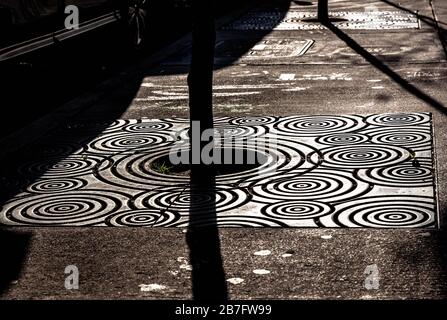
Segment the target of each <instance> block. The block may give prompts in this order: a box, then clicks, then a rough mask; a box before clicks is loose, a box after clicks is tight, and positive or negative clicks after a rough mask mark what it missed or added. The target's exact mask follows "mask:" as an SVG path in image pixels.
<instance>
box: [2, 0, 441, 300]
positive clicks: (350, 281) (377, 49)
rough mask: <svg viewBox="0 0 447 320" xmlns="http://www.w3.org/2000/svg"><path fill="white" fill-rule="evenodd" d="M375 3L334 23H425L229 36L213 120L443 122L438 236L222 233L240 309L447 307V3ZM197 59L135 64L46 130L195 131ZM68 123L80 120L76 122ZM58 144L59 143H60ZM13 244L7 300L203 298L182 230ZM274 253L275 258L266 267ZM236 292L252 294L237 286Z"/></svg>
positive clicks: (76, 234)
mask: <svg viewBox="0 0 447 320" xmlns="http://www.w3.org/2000/svg"><path fill="white" fill-rule="evenodd" d="M366 3H367V4H365V1H361V2H360V1H330V11H338V12H340V11H363V10H364V9H367V10H369V11H373V12H377V11H379V12H386V11H398V12H400V13H408V12H414V11H416V10H417V11H418V14H419V15H420V18H421V19H420V29H399V30H383V29H375V30H374V29H372V30H364V29H363V30H362V29H343V28H340V32H334V30H328V29H316V30H315V29H313V30H289V31H284V30H278V31H270V30H258V31H255V32H253V31H251V32H250V31H249V32H241V31H228V30H222V31H220V32H219V34H218V44H219V43H222V47H221V49H219V47H218V50H217V53H218V55H219V54H220V55H221V57H222V59H221V60H219V61H218V64H217V65H216V72H215V107H214V112H215V115H216V116H241V115H242V116H248V115H249V116H266V115H267V116H268V115H275V116H288V115H297V114H306V115H315V114H331V115H332V114H337V115H339V114H370V113H387V112H392V113H395V112H431V113H432V114H433V125H434V141H435V152H436V158H437V166H436V174H437V182H438V185H437V186H438V190H439V193H438V203H439V208H438V212H439V218H440V228H439V229H410V230H397V229H385V230H379V229H366V230H365V229H323V228H320V229H299V228H295V229H294V228H291V229H284V228H274V229H269V228H259V229H257V228H250V229H248V228H242V229H230V228H220V229H219V230H218V233H219V238H220V255H221V257H222V260H223V269H224V271H225V276H226V278H227V279H233V280H232V281H230V282H227V283H226V287H227V291H228V296H229V298H231V299H256V298H259V299H273V298H281V299H325V298H331V299H411V298H435V299H436V298H445V297H446V292H445V291H446V287H447V282H446V270H445V268H446V267H445V266H446V258H447V255H446V250H445V249H446V243H445V240H446V237H445V233H444V231H443V229H444V228H443V222H444V218H445V217H444V212H445V201H446V198H445V194H444V193H443V189H444V184H445V182H446V179H447V177H446V176H445V169H446V168H445V165H444V163H445V161H444V160H445V157H446V154H445V151H444V148H443V145H444V139H445V136H446V132H445V131H446V128H447V127H446V126H447V123H446V119H447V118H446V115H445V109H444V108H445V107H444V105H445V102H446V101H447V100H446V99H447V97H446V93H445V92H446V91H445V79H446V77H447V68H446V55H445V52H444V49H443V45H442V42H441V40H440V38H439V35H443V34H444V31H443V30H439V29H437V26H439V27H441V28H442V25H443V23H442V21H444V20H446V19H447V17H446V15H445V14H446V13H447V12H446V11H445V9H446V8H445V5H444V4H443V3H442V1H428V0H427V1H399V3H398V2H393V1H367V2H366ZM275 6H280V7H281V10H283V11H284V10H287V9H290V8H289V3H286V4H284V3H279V4H268V3H267V4H266V7H265V10H271V9H272V7H275ZM290 6H291V7H292V8H293V9H295V10H299V11H315V10H316V5H315V4H313V5H310V6H302V5H299V4H296V3H293V2H292V4H291V5H290ZM257 9H258V10H259V7H258V8H257ZM434 13H435V14H436V17H437V19H438V21H435V18H434V17H435V15H434ZM233 18H236V17H233ZM235 38H236V39H237V38H239V39H242V40H241V41H239V44H238V45H236V49H237V50H241V51H239V52H238V53H237V54H232V52H234V48H235V44H234V43H233V44H231V43H230V44H228V43H226V44H225V41H226V40H229V41H233V39H235ZM303 39H308V40H311V41H314V43H313V45H312V46H311V47H310V48H309V49H308V51H306V52H305V53H304V54H303V55H302V56H299V57H296V56H294V57H293V58H291V56H290V52H288V51H287V50H288V48H287V44H288V43H292V44H293V45H292V47H293V48H296V46H297V45H299V43H298V42H299V41H303ZM266 40H268V41H270V42H269V43H276V45H278V43H279V44H280V45H283V47H282V48H280V49H279V50H277V51H274V50H273V54H271V55H270V56H268V55H267V56H264V57H262V56H261V57H260V58H253V57H248V58H247V57H246V56H245V57H244V56H243V54H244V52H247V51H248V52H250V48H252V47H253V46H254V45H256V44H257V43H259V42H260V41H266ZM284 43H285V44H286V45H285V46H284ZM264 44H265V43H264ZM189 45H190V44H189V43H188V42H180V43H177V44H176V49H177V50H176V51H177V52H178V53H177V54H174V55H172V56H171V57H167V59H165V60H164V61H162V62H161V63H157V64H155V65H154V64H153V60H151V61H139V62H137V63H136V66H135V67H134V68H133V69H130V70H127V71H125V74H124V75H122V77H121V78H119V77H118V78H115V79H112V80H110V81H109V83H108V84H106V85H104V86H102V87H101V88H98V91H97V92H95V93H89V94H88V95H86V96H85V97H83V98H82V99H78V100H76V101H73V102H72V103H71V104H70V105H68V106H65V107H67V108H70V110H71V111H70V113H66V112H65V111H64V106H62V107H61V109H60V110H59V111H58V113H54V114H50V115H48V117H47V119H46V120H45V119H42V120H41V121H42V122H40V123H39V124H38V125H35V128H37V129H39V128H42V126H45V125H44V124H45V121H50V122H55V121H56V120H55V119H57V121H62V120H63V122H68V123H70V122H76V123H95V122H101V123H107V122H108V121H111V120H115V119H142V118H171V117H187V116H188V108H187V91H186V89H187V88H186V87H185V86H186V72H187V61H188V60H187V53H188V47H189ZM231 46H233V47H231ZM238 46H239V47H238ZM359 47H360V48H359ZM228 48H230V49H231V48H233V49H231V50H230V49H228ZM362 49H363V50H362ZM219 50H221V51H219ZM232 50H233V51H232ZM365 51H366V52H365ZM281 54H282V56H279V55H281ZM292 75H293V76H292ZM247 86H248V87H250V89H247ZM111 88H115V89H111ZM93 96H95V99H92V97H93ZM58 114H59V115H60V117H59V116H58ZM67 114H71V115H72V116H71V118H68V119H66V115H67ZM62 124H63V123H61V125H62ZM49 128H50V127H49ZM102 129H104V126H103V127H101V126H98V127H97V128H93V129H92V135H93V136H94V135H95V134H99V133H100V131H101V130H102ZM39 131H42V130H39ZM47 134H49V135H50V137H51V135H52V129H51V130H49V132H47ZM30 135H31V136H33V138H34V139H35V140H36V141H39V136H38V135H36V133H35V132H34V131H32V128H28V129H27V130H25V131H24V133H23V134H22V135H21V137H22V138H23V140H24V141H29V140H28V138H29V136H30ZM25 150H26V148H25ZM22 152H23V151H22ZM3 159H5V160H3V161H5V162H4V163H5V165H4V166H3V167H4V168H7V170H11V168H14V165H15V163H16V162H17V161H16V159H15V158H14V156H13V155H12V154H11V155H8V156H7V157H3ZM25 184H26V182H25ZM10 189H11V188H10ZM12 189H13V188H12ZM11 196H12V195H11ZM1 237H2V238H3V239H4V240H3V241H5V242H7V243H8V242H9V243H11V244H12V245H11V248H10V249H7V250H6V252H5V256H6V257H7V259H6V260H5V261H10V262H11V264H10V266H9V267H8V270H7V273H5V274H7V277H6V280H5V281H4V283H3V284H2V288H3V294H2V298H4V299H17V298H24V299H36V298H37V299H55V298H57V299H70V298H88V299H91V298H142V299H169V298H191V297H192V279H191V268H192V267H191V266H190V265H189V261H188V260H189V259H188V257H189V256H190V252H189V249H190V248H189V247H188V242H187V239H186V233H185V232H184V230H182V229H181V228H180V229H178V228H177V229H176V228H141V229H137V228H112V227H108V228H99V227H98V228H95V227H93V228H92V227H89V228H78V227H13V228H3V229H2V230H1ZM262 250H269V251H270V253H269V254H267V253H266V255H262V254H260V253H259V252H260V251H262ZM256 253H257V254H256ZM67 265H76V266H77V267H78V268H79V271H80V289H79V290H66V289H65V288H64V279H65V276H66V275H65V274H64V270H65V267H66V266H67ZM372 265H376V266H377V268H378V271H379V275H380V286H379V287H378V289H371V290H368V289H366V288H365V286H364V283H365V279H366V277H367V276H368V275H367V274H366V275H365V273H364V272H365V269H366V268H367V267H368V266H372ZM254 270H268V271H270V273H266V274H262V272H261V274H259V272H258V273H254V272H253V271H254ZM234 278H240V279H243V280H244V281H243V282H241V283H238V284H236V283H237V281H236V282H235V281H234ZM149 284H159V285H161V286H164V289H161V290H153V291H144V290H141V288H142V286H141V285H149ZM143 287H144V286H143Z"/></svg>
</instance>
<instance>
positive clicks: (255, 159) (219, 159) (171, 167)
mask: <svg viewBox="0 0 447 320" xmlns="http://www.w3.org/2000/svg"><path fill="white" fill-rule="evenodd" d="M214 150H215V151H214V152H216V153H213V154H212V156H213V162H212V163H211V164H208V165H207V168H208V169H213V171H214V173H215V174H216V176H221V175H229V174H235V173H242V172H246V171H250V170H254V169H257V168H259V167H260V166H262V165H264V164H265V163H267V161H268V157H267V155H265V154H263V153H261V152H257V151H254V150H248V149H242V148H216V149H214ZM171 156H172V154H166V155H162V156H160V157H158V158H156V159H154V160H152V161H151V162H149V163H148V164H147V166H148V168H149V169H150V170H153V171H155V172H158V173H161V174H165V175H175V176H189V175H190V174H191V163H194V164H195V163H197V162H193V161H192V159H191V157H190V151H189V150H184V151H181V152H179V154H176V155H175V157H177V159H189V160H188V161H182V163H179V164H177V163H175V164H174V163H173V162H172V160H171V159H173V158H172V157H171ZM185 162H186V163H185Z"/></svg>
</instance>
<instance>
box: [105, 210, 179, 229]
mask: <svg viewBox="0 0 447 320" xmlns="http://www.w3.org/2000/svg"><path fill="white" fill-rule="evenodd" d="M179 219H180V215H179V214H177V213H174V212H172V211H167V210H159V209H151V208H149V209H140V210H130V211H125V212H120V213H118V214H115V215H112V216H109V217H107V219H106V224H107V225H110V226H114V227H163V226H169V225H171V224H173V223H175V222H176V221H178V220H179Z"/></svg>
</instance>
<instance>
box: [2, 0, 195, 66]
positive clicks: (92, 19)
mask: <svg viewBox="0 0 447 320" xmlns="http://www.w3.org/2000/svg"><path fill="white" fill-rule="evenodd" d="M149 2H150V3H149ZM187 7H188V1H187V0H155V1H154V0H0V62H1V61H5V60H9V59H12V58H14V57H17V56H20V55H23V54H26V53H29V52H32V51H35V50H38V49H41V48H44V47H48V46H51V45H54V44H55V43H58V42H62V41H65V40H68V39H71V38H74V37H76V36H79V35H82V34H85V33H88V32H90V31H92V30H95V29H98V28H102V27H105V26H107V25H110V24H116V23H118V24H121V26H122V31H123V34H125V39H126V41H127V44H129V45H131V46H133V47H141V46H142V45H143V44H144V41H145V37H146V36H147V30H148V22H149V21H151V20H154V19H155V20H156V18H157V16H159V13H160V12H168V11H169V12H172V11H173V10H174V11H175V10H177V11H179V9H180V10H182V9H185V8H187ZM157 13H158V14H157ZM76 22H79V23H78V24H77V25H74V23H76Z"/></svg>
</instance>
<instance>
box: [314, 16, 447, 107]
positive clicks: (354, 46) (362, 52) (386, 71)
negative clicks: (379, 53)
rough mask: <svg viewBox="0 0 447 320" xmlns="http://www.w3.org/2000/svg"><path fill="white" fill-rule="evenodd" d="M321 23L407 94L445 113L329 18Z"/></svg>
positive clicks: (439, 103) (432, 100)
mask: <svg viewBox="0 0 447 320" xmlns="http://www.w3.org/2000/svg"><path fill="white" fill-rule="evenodd" d="M321 23H322V24H323V25H324V26H325V27H326V28H328V29H329V30H330V31H332V33H333V34H334V35H336V36H337V37H338V38H339V39H340V40H342V41H343V42H344V43H345V44H346V45H347V46H348V47H349V48H351V49H352V50H354V51H355V52H356V53H357V54H358V55H360V56H362V57H363V58H364V59H365V60H366V61H367V62H368V63H370V64H371V65H372V66H373V67H375V68H376V69H378V70H380V71H381V72H382V73H384V74H385V75H387V76H388V77H389V78H390V79H391V80H393V81H394V82H395V83H396V84H398V85H399V86H400V87H401V88H402V89H404V90H406V91H407V92H408V93H409V94H411V95H413V96H415V97H416V98H418V99H419V100H422V101H424V102H425V103H427V104H428V105H430V106H432V107H433V108H435V109H437V110H438V111H440V112H443V113H444V114H447V110H446V108H445V106H444V105H443V104H442V103H441V102H439V101H438V100H436V99H435V98H433V97H431V96H430V95H428V94H427V93H425V92H424V91H422V90H420V89H419V88H417V87H416V86H414V85H413V84H411V83H410V82H408V81H407V80H405V79H403V78H402V77H401V76H400V75H399V74H397V73H396V72H395V71H393V70H392V69H391V68H390V67H389V66H387V65H386V64H385V63H383V62H382V61H381V60H380V59H378V58H377V57H375V56H374V55H372V54H371V53H369V52H368V51H367V50H366V49H364V48H363V47H362V46H361V45H360V44H358V43H357V42H356V41H355V40H354V39H352V38H351V37H350V36H349V35H347V34H346V33H344V32H343V31H341V30H340V29H339V28H337V27H336V26H335V25H334V24H333V23H331V21H330V20H324V19H323V20H322V21H321Z"/></svg>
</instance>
